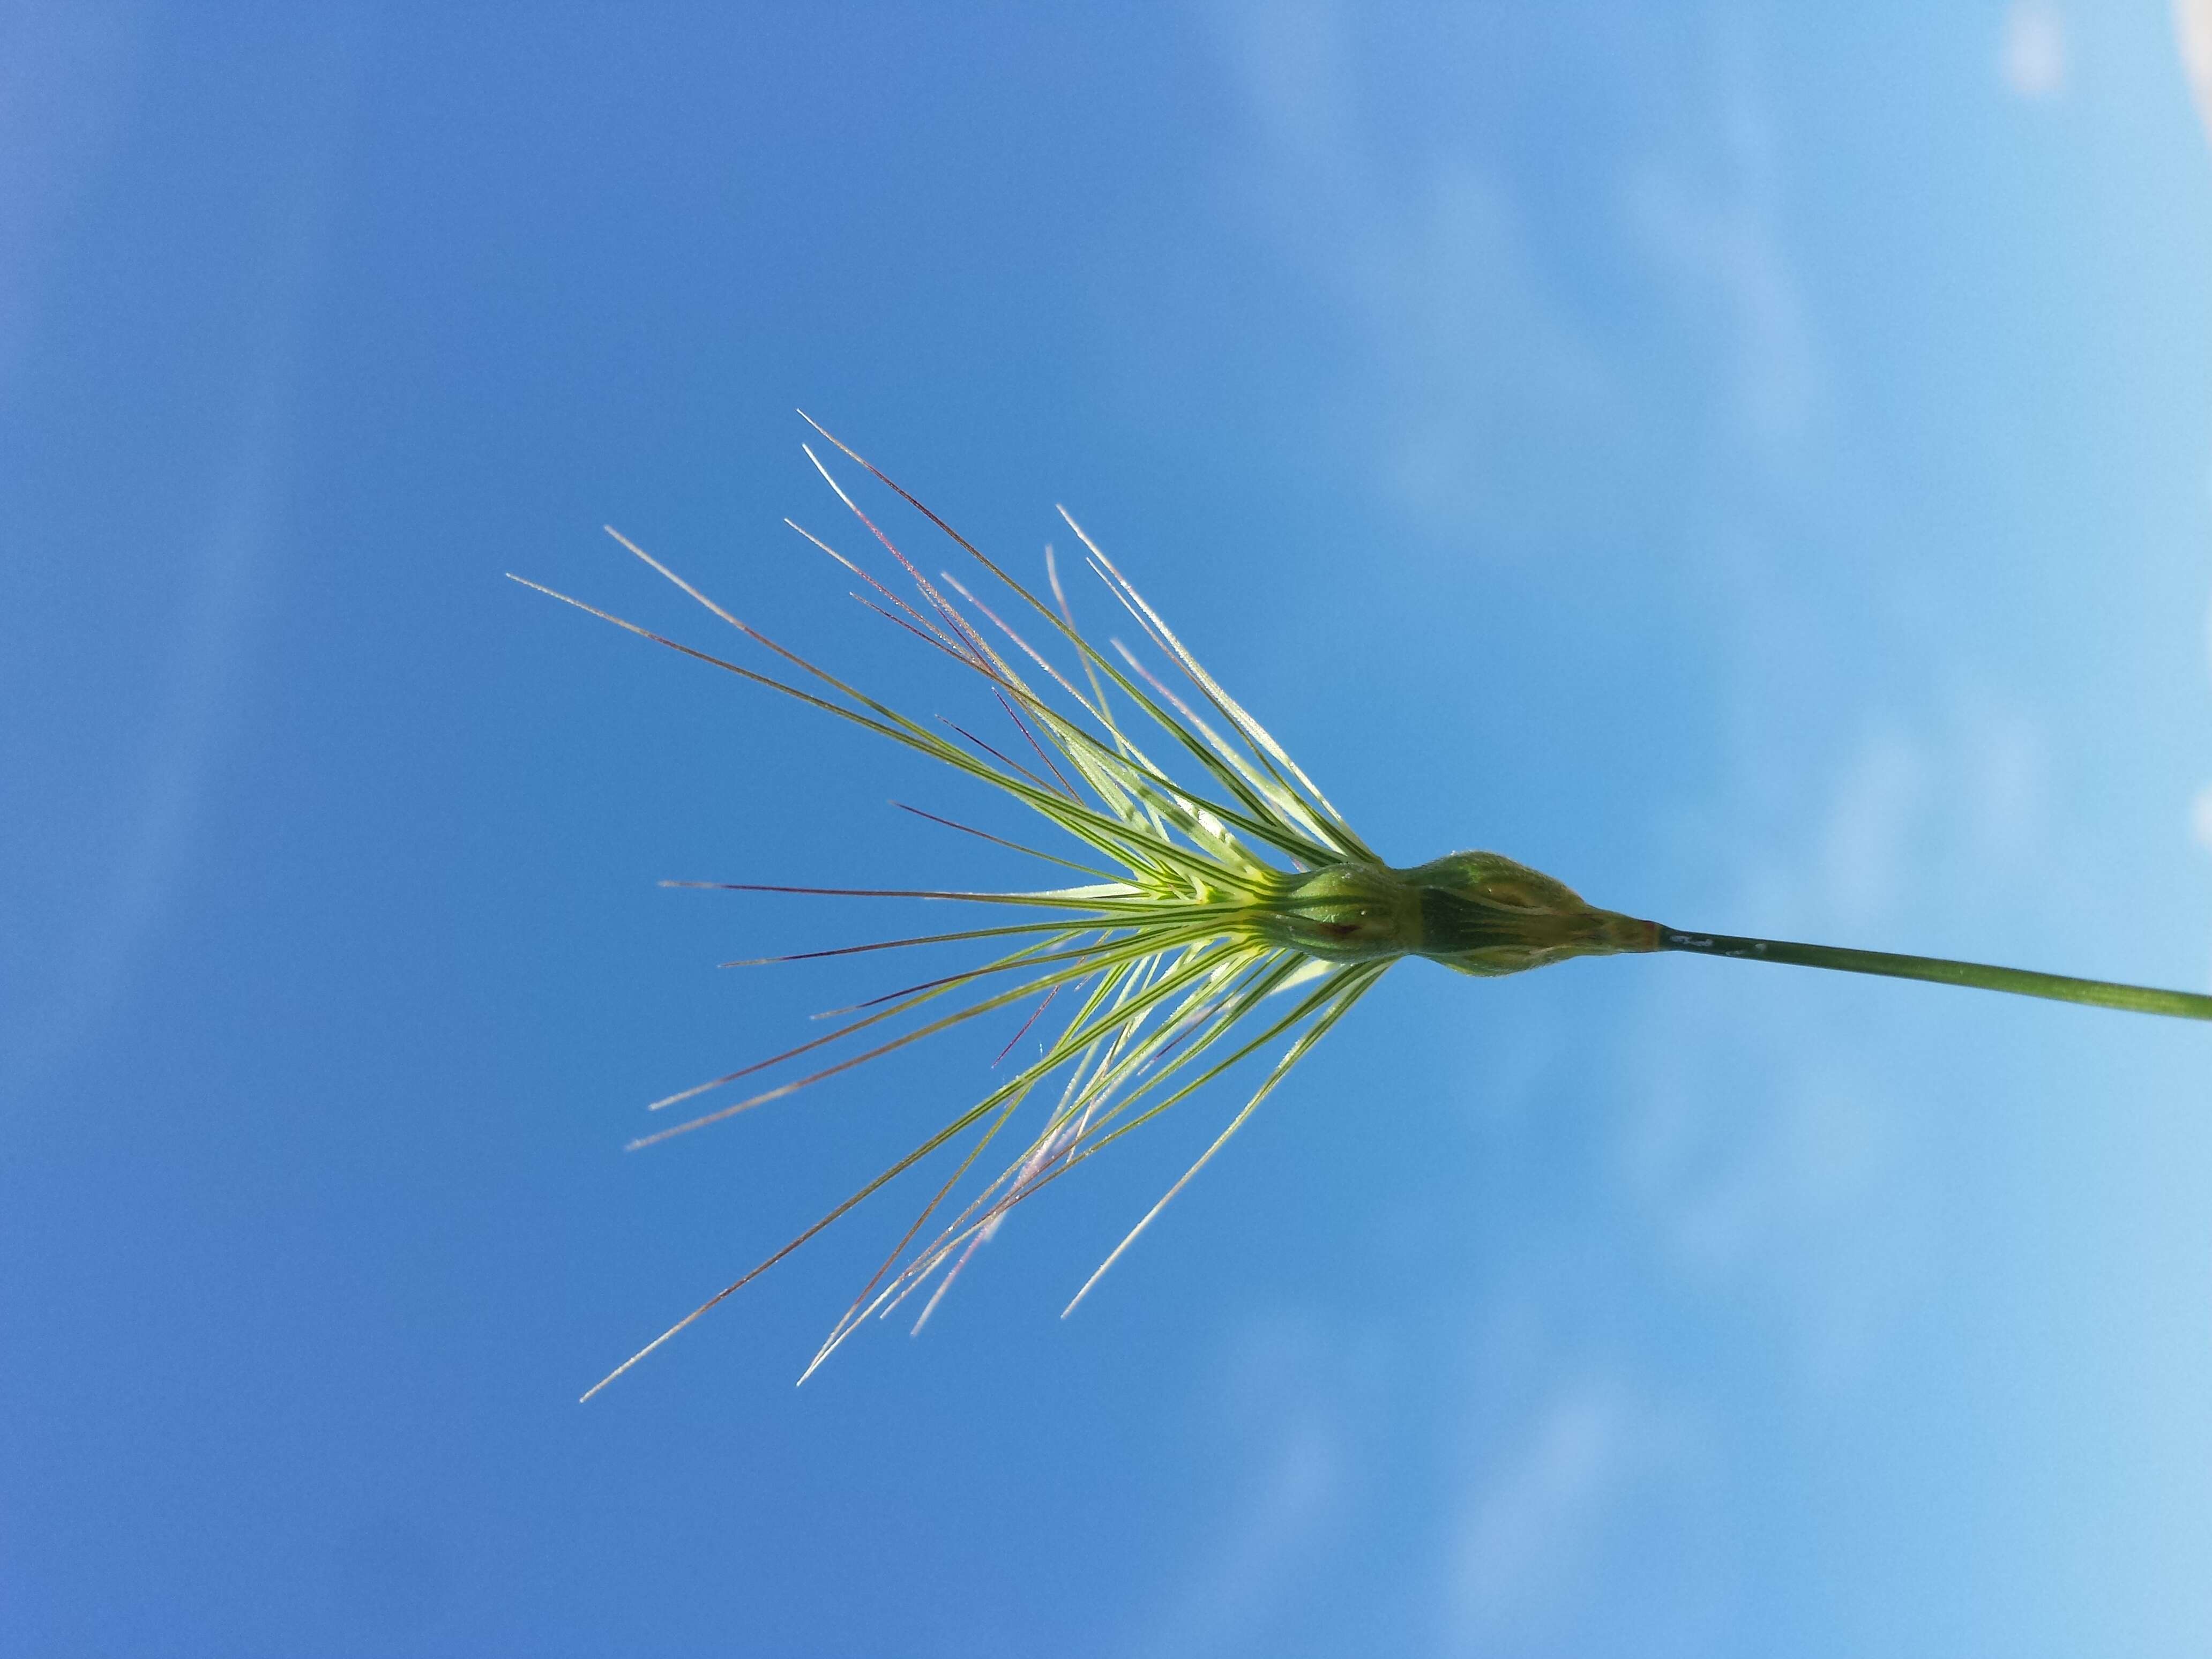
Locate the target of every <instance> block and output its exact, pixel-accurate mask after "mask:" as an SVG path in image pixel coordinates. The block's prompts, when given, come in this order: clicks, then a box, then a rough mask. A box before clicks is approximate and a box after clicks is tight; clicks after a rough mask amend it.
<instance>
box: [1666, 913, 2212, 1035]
mask: <svg viewBox="0 0 2212 1659" xmlns="http://www.w3.org/2000/svg"><path fill="white" fill-rule="evenodd" d="M1658 948H1659V949H1661V950H1662V951H1696V952H1697V953H1698V954H1699V955H1700V956H1708V957H1735V958H1736V959H1738V960H1739V961H1743V962H1788V963H1796V965H1797V966H1799V967H1801V968H1833V969H1838V970H1840V971H1842V972H1844V973H1846V974H1882V975H1887V976H1888V977H1889V978H1892V979H1925V980H1933V981H1935V982H1936V984H1938V985H1971V986H1975V987H1978V988H1980V989H1982V990H1984V991H2009V992H2011V993H2012V994H2014V995H2015V996H2023V997H2048V998H2050V999H2051V1000H2053V1001H2056V1002H2086V1003H2088V1004H2089V1005H2090V1006H2093V1007H2098V1008H2127V1009H2131V1010H2133V1011H2134V1012H2136V1013H2139V1014H2171V1015H2172V1016H2174V1017H2175V1018H2179V1019H2212V996H2198V995H2197V994H2195V993H2194V992H2190V991H2160V990H2154V989H2153V988H2152V987H2149V986H2147V985H2115V984H2113V983H2112V982H2111V981H2108V980H2101V979H2074V978H2072V977H2070V976H2069V975H2065V974H2037V973H2031V972H2030V971H2028V970H2027V969H2024V968H1993V967H1990V965H1989V964H1987V963H1979V962H1949V961H1946V960H1945V959H1944V958H1942V957H1900V956H1893V955H1892V954H1891V953H1890V952H1888V951H1847V950H1844V949H1842V948H1841V947H1839V946H1837V945H1793V944H1790V942H1789V941H1788V940H1786V939H1735V938H1733V937H1731V936H1730V935H1729V934H1726V933H1679V932H1677V931H1676V930H1675V929H1674V928H1672V927H1662V928H1660V929H1659V947H1658Z"/></svg>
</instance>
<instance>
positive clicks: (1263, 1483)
mask: <svg viewBox="0 0 2212 1659" xmlns="http://www.w3.org/2000/svg"><path fill="white" fill-rule="evenodd" d="M1336 1381H1337V1379H1336V1378H1335V1376H1334V1367H1333V1364H1332V1362H1331V1359H1330V1358H1329V1355H1328V1352H1326V1349H1325V1345H1323V1344H1322V1343H1321V1342H1319V1341H1318V1340H1316V1334H1315V1333H1314V1332H1313V1331H1311V1330H1310V1329H1309V1328H1306V1327H1305V1326H1304V1324H1302V1323H1300V1322H1296V1321H1284V1320H1266V1321H1259V1322H1255V1323H1254V1324H1252V1325H1251V1326H1249V1327H1248V1328H1246V1329H1245V1330H1244V1331H1243V1332H1242V1333H1241V1334H1240V1335H1239V1336H1238V1338H1237V1340H1236V1342H1235V1343H1234V1344H1233V1346H1232V1350H1231V1353H1230V1355H1229V1356H1228V1358H1227V1363H1226V1364H1225V1366H1224V1368H1223V1370H1222V1373H1221V1376H1220V1378H1219V1389H1218V1392H1219V1394H1220V1397H1221V1399H1222V1400H1223V1401H1224V1402H1225V1404H1224V1409H1223V1413H1222V1414H1223V1418H1224V1421H1225V1424H1226V1425H1228V1427H1227V1432H1228V1433H1229V1435H1230V1436H1231V1438H1232V1439H1234V1440H1236V1441H1240V1442H1242V1443H1244V1444H1245V1445H1246V1446H1247V1447H1248V1448H1249V1452H1250V1455H1249V1462H1248V1467H1247V1469H1246V1471H1245V1473H1244V1475H1243V1479H1242V1480H1240V1481H1238V1482H1237V1486H1236V1487H1235V1489H1234V1496H1233V1498H1232V1499H1231V1503H1230V1504H1229V1505H1228V1506H1227V1509H1226V1510H1225V1513H1224V1514H1223V1515H1222V1516H1219V1517H1218V1519H1217V1520H1216V1521H1215V1522H1214V1523H1213V1530H1212V1537H1211V1539H1210V1540H1208V1541H1206V1542H1205V1543H1203V1544H1202V1545H1201V1546H1200V1547H1199V1548H1197V1549H1196V1550H1194V1552H1193V1553H1192V1558H1191V1561H1190V1565H1189V1567H1188V1571H1186V1573H1185V1574H1184V1575H1183V1577H1182V1580H1181V1582H1180V1583H1177V1584H1176V1586H1174V1588H1173V1589H1172V1590H1171V1591H1170V1597H1169V1599H1168V1601H1166V1603H1165V1604H1164V1606H1163V1607H1161V1608H1160V1609H1159V1610H1158V1612H1157V1613H1155V1615H1154V1616H1153V1617H1152V1619H1151V1620H1149V1621H1148V1624H1147V1626H1146V1629H1145V1630H1144V1631H1143V1632H1142V1633H1141V1634H1140V1635H1139V1637H1138V1638H1137V1639H1135V1640H1134V1641H1133V1642H1131V1643H1130V1644H1127V1651H1128V1652H1130V1653H1132V1654H1133V1655H1139V1656H1143V1659H1177V1656H1182V1655H1194V1656H1195V1655H1212V1654H1219V1653H1225V1652H1236V1651H1242V1650H1247V1649H1250V1650H1261V1649H1262V1646H1263V1638H1265V1637H1266V1635H1267V1632H1268V1631H1269V1630H1270V1629H1271V1628H1273V1627H1274V1626H1277V1625H1279V1622H1280V1621H1281V1620H1283V1619H1284V1618H1285V1616H1286V1615H1287V1614H1288V1613H1290V1612H1291V1610H1292V1609H1294V1608H1295V1607H1297V1603H1298V1600H1299V1585H1300V1577H1299V1574H1298V1571H1297V1569H1298V1568H1299V1566H1300V1565H1301V1564H1302V1563H1304V1562H1306V1561H1308V1560H1309V1559H1310V1558H1311V1557H1312V1556H1313V1554H1314V1553H1315V1552H1316V1550H1317V1548H1318V1547H1319V1546H1320V1544H1321V1542H1322V1540H1323V1538H1324V1537H1325V1536H1326V1534H1327V1533H1328V1530H1329V1528H1330V1526H1331V1524H1332V1522H1334V1520H1335V1519H1336V1518H1337V1511H1338V1510H1339V1507H1340V1500H1341V1499H1342V1497H1343V1494H1344V1488H1345V1486H1346V1482H1347V1480H1348V1476H1349V1467H1348V1466H1349V1462H1350V1458H1351V1450H1350V1448H1349V1446H1348V1444H1347V1441H1346V1435H1345V1434H1344V1432H1343V1431H1342V1428H1341V1425H1340V1421H1339V1411H1338V1407H1337V1405H1336V1401H1335V1395H1336V1393H1337V1389H1336Z"/></svg>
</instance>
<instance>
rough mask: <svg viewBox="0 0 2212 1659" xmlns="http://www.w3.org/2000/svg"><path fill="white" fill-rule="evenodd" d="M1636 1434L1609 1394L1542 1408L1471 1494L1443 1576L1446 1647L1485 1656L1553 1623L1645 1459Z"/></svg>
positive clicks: (1619, 1400) (1589, 1392)
mask: <svg viewBox="0 0 2212 1659" xmlns="http://www.w3.org/2000/svg"><path fill="white" fill-rule="evenodd" d="M1644 1437H1645V1430H1644V1425H1642V1424H1641V1423H1639V1422H1638V1420H1637V1413H1636V1412H1635V1410H1634V1408H1633V1407H1632V1404H1631V1402H1630V1401H1628V1400H1627V1399H1626V1397H1625V1396H1624V1395H1622V1394H1621V1393H1620V1391H1619V1390H1618V1389H1613V1388H1608V1387H1605V1386H1592V1385H1588V1384H1583V1385H1577V1386H1575V1387H1571V1388H1570V1389H1566V1390H1564V1391H1563V1392H1562V1393H1560V1394H1559V1395H1557V1396H1555V1397H1554V1398H1553V1399H1552V1400H1550V1401H1547V1402H1546V1404H1545V1406H1544V1408H1543V1410H1542V1412H1541V1413H1540V1415H1539V1416H1538V1418H1537V1420H1536V1421H1535V1422H1534V1423H1533V1424H1531V1425H1528V1429H1527V1431H1526V1433H1525V1434H1522V1435H1521V1436H1518V1437H1515V1438H1514V1439H1513V1440H1512V1441H1511V1442H1510V1443H1509V1444H1510V1448H1511V1449H1510V1455H1509V1456H1508V1457H1507V1459H1506V1460H1505V1462H1504V1465H1503V1466H1502V1467H1501V1468H1498V1469H1497V1470H1496V1471H1495V1472H1494V1473H1493V1474H1492V1476H1491V1478H1490V1479H1489V1480H1487V1481H1486V1482H1484V1483H1483V1484H1481V1485H1480V1486H1479V1487H1478V1488H1477V1490H1476V1491H1475V1492H1474V1493H1473V1494H1472V1495H1471V1497H1470V1499H1469V1501H1468V1504H1467V1506H1466V1509H1465V1511H1464V1512H1463V1513H1462V1516H1461V1517H1460V1520H1459V1523H1458V1525H1457V1527H1456V1528H1455V1534H1454V1538H1453V1541H1452V1545H1451V1548H1450V1567H1449V1571H1448V1575H1447V1584H1448V1594H1449V1599H1450V1607H1449V1627H1450V1630H1451V1632H1452V1634H1453V1635H1454V1637H1455V1638H1456V1641H1455V1645H1464V1646H1465V1647H1467V1648H1468V1649H1470V1650H1476V1651H1487V1650H1490V1648H1491V1647H1492V1644H1495V1643H1496V1642H1497V1641H1498V1640H1499V1639H1500V1638H1514V1637H1520V1638H1526V1637H1528V1636H1529V1635H1531V1634H1533V1633H1535V1632H1539V1631H1541V1630H1542V1629H1543V1627H1544V1626H1547V1625H1550V1624H1552V1623H1553V1622H1555V1621H1556V1620H1557V1619H1558V1618H1559V1615H1560V1614H1561V1613H1562V1612H1563V1611H1564V1610H1565V1608H1564V1604H1565V1602H1566V1601H1567V1600H1568V1599H1569V1596H1570V1595H1571V1592H1572V1591H1573V1589H1575V1587H1576V1586H1577V1584H1578V1583H1581V1582H1582V1581H1583V1579H1584V1578H1585V1577H1587V1571H1586V1570H1587V1569H1588V1567H1589V1565H1591V1561H1590V1557H1591V1556H1593V1555H1594V1554H1595V1553H1597V1549H1598V1540H1597V1538H1596V1537H1595V1534H1596V1533H1597V1532H1598V1531H1600V1530H1601V1528H1602V1527H1603V1526H1604V1524H1605V1522H1606V1521H1607V1517H1608V1516H1609V1515H1610V1514H1611V1512H1612V1510H1613V1509H1614V1507H1615V1506H1616V1504H1617V1501H1618V1499H1619V1497H1620V1492H1621V1489H1622V1488H1623V1487H1624V1486H1626V1485H1627V1484H1629V1483H1630V1482H1632V1481H1633V1480H1635V1479H1636V1478H1637V1476H1638V1473H1639V1470H1638V1464H1639V1462H1641V1461H1642V1459H1643V1457H1644V1455H1645V1454H1644V1450H1643V1449H1642V1442H1643V1440H1644Z"/></svg>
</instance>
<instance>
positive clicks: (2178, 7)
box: [2173, 0, 2212, 138]
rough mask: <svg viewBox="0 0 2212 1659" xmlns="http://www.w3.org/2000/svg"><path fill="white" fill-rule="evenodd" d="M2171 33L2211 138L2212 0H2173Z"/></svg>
mask: <svg viewBox="0 0 2212 1659" xmlns="http://www.w3.org/2000/svg"><path fill="white" fill-rule="evenodd" d="M2173 33H2174V39H2175V41H2176V44H2178V45H2179V47H2180V49H2181V66H2182V68H2183V70H2185V71H2186V73H2187V74H2188V76H2189V89H2190V91H2191V93H2192V94H2195V96H2196V99H2197V114H2198V115H2199V116H2200V117H2201V118H2203V122H2204V134H2205V137H2208V138H2212V0H2173Z"/></svg>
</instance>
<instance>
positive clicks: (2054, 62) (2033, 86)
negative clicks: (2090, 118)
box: [1997, 0, 2068, 102]
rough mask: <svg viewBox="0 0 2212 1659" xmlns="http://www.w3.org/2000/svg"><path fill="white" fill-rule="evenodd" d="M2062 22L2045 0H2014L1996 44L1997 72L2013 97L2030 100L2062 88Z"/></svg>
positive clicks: (2064, 55) (2064, 54)
mask: <svg viewBox="0 0 2212 1659" xmlns="http://www.w3.org/2000/svg"><path fill="white" fill-rule="evenodd" d="M2067 68H2068V64H2067V49H2066V25H2065V23H2064V22H2063V20H2062V19H2061V18H2060V17H2059V15H2058V11H2057V8H2056V7H2054V6H2052V5H2051V4H2050V3H2048V0H2014V4H2013V7H2012V9H2010V10H2009V11H2008V12H2006V13H2005V20H2004V28H2003V32H2002V34H2001V35H2000V37H1999V40H1998V46H1997V74H1998V76H1999V77H2000V78H2001V79H2002V81H2003V82H2004V84H2005V87H2006V88H2007V89H2008V91H2010V92H2011V93H2012V94H2013V95H2014V96H2015V98H2023V99H2026V100H2029V101H2030V102H2039V101H2040V100H2045V99H2049V98H2056V97H2057V96H2058V95H2059V94H2061V93H2063V92H2064V91H2065V90H2066V76H2067Z"/></svg>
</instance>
